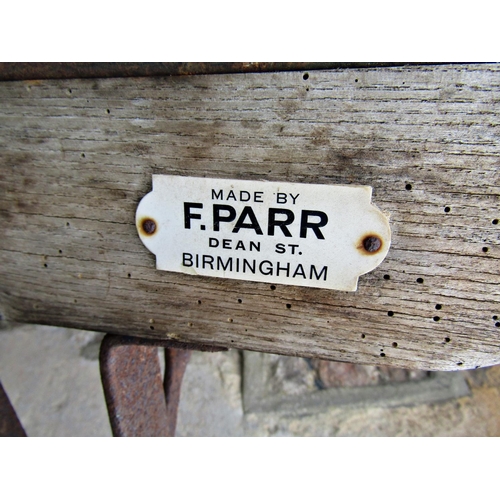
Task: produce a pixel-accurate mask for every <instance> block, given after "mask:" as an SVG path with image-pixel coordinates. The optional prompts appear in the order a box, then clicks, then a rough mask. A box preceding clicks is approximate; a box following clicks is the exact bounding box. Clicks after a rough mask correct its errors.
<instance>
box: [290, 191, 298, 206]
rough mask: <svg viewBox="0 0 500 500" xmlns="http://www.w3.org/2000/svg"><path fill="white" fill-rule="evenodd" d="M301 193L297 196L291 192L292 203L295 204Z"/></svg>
mask: <svg viewBox="0 0 500 500" xmlns="http://www.w3.org/2000/svg"><path fill="white" fill-rule="evenodd" d="M299 195H300V193H299V194H298V195H297V196H294V195H293V194H292V193H290V198H292V204H293V205H295V201H296V200H297V198H298V197H299Z"/></svg>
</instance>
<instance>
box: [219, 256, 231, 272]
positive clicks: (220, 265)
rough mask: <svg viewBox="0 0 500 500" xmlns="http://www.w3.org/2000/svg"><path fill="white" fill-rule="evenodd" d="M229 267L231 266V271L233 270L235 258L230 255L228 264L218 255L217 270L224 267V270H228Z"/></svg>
mask: <svg viewBox="0 0 500 500" xmlns="http://www.w3.org/2000/svg"><path fill="white" fill-rule="evenodd" d="M228 267H229V270H230V271H232V270H233V258H232V257H228V259H227V261H226V265H224V262H223V260H222V259H221V258H220V257H217V271H218V270H219V269H222V270H223V271H227V268H228Z"/></svg>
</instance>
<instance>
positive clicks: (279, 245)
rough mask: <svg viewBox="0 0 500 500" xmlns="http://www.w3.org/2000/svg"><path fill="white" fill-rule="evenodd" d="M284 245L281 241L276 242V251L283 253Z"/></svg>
mask: <svg viewBox="0 0 500 500" xmlns="http://www.w3.org/2000/svg"><path fill="white" fill-rule="evenodd" d="M285 252H286V250H285V245H284V244H283V243H276V253H285Z"/></svg>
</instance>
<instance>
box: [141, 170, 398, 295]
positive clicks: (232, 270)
mask: <svg viewBox="0 0 500 500" xmlns="http://www.w3.org/2000/svg"><path fill="white" fill-rule="evenodd" d="M371 195H372V188H371V187H370V186H343V185H326V184H298V183H287V182H266V181H248V180H231V179H210V178H198V177H181V176H172V175H153V191H152V192H150V193H148V194H147V195H146V196H145V197H144V198H143V199H142V200H141V202H140V203H139V206H138V208H137V212H136V225H137V230H138V233H139V237H140V238H141V240H142V242H143V243H144V245H145V246H146V247H147V248H148V249H149V250H150V251H151V252H153V253H154V254H155V255H156V267H157V269H161V270H164V271H172V272H178V273H186V274H192V275H200V276H212V277H218V278H231V279H240V280H247V281H260V282H265V283H277V284H285V285H295V286H306V287H315V288H328V289H332V290H344V291H355V290H356V289H357V283H358V277H359V276H360V275H362V274H365V273H367V272H369V271H371V270H373V269H375V268H376V267H377V266H378V265H379V264H380V263H381V262H382V261H383V260H384V258H385V256H386V255H387V252H388V251H389V246H390V241H391V230H390V227H389V221H388V218H387V217H386V215H384V214H383V213H382V212H381V211H380V210H379V209H378V208H377V207H375V206H374V205H372V204H371Z"/></svg>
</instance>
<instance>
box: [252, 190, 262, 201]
mask: <svg viewBox="0 0 500 500" xmlns="http://www.w3.org/2000/svg"><path fill="white" fill-rule="evenodd" d="M263 194H264V191H255V192H254V194H253V201H254V202H255V203H264V200H263V199H262V195H263Z"/></svg>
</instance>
